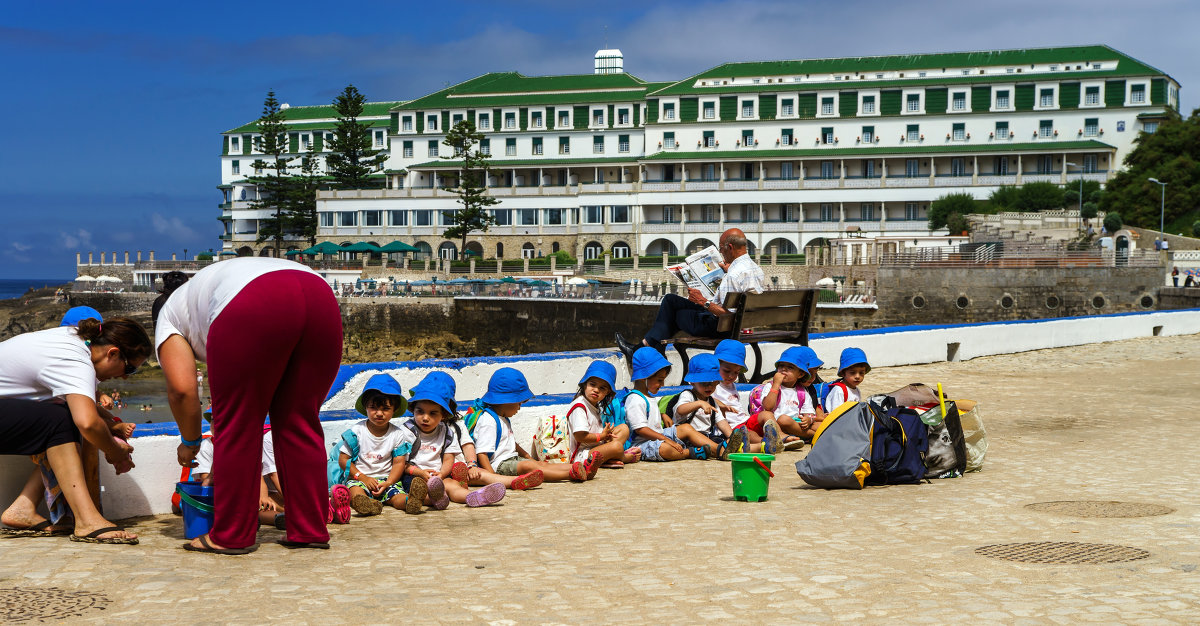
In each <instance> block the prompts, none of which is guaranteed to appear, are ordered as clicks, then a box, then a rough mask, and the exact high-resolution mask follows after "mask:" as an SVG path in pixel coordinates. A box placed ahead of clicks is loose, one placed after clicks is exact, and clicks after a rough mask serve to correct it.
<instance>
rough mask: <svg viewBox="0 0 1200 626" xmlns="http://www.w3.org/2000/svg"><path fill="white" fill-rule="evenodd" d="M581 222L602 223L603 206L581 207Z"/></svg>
mask: <svg viewBox="0 0 1200 626" xmlns="http://www.w3.org/2000/svg"><path fill="white" fill-rule="evenodd" d="M583 222H584V223H585V224H602V223H604V207H602V206H585V207H583Z"/></svg>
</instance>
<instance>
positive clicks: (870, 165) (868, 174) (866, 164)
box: [862, 161, 875, 178]
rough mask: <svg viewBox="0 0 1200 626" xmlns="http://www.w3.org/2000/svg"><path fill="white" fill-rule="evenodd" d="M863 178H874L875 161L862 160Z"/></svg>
mask: <svg viewBox="0 0 1200 626" xmlns="http://www.w3.org/2000/svg"><path fill="white" fill-rule="evenodd" d="M862 165H863V178H875V162H874V161H863V164H862Z"/></svg>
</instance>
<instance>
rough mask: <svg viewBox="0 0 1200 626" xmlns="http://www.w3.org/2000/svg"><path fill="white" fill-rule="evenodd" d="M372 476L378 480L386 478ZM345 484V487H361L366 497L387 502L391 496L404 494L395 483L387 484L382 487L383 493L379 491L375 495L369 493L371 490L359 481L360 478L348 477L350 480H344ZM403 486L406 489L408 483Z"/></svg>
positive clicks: (385, 477) (385, 478)
mask: <svg viewBox="0 0 1200 626" xmlns="http://www.w3.org/2000/svg"><path fill="white" fill-rule="evenodd" d="M374 478H375V480H376V481H378V482H384V481H386V480H387V476H376V477H374ZM405 478H408V477H407V476H405ZM346 486H347V487H358V488H360V489H362V490H363V491H365V492H367V497H368V498H373V499H375V500H379V501H380V502H387V501H388V500H391V499H392V498H395V497H396V496H402V495H404V491H401V490H400V488H399V487H397V486H396V485H388V488H387V489H384V490H383V493H381V494H379V495H375V494H373V493H371V490H370V489H368V488H367V486H366V485H364V484H363V483H362V481H360V480H354V479H350V480H348V481H346ZM404 488H405V489H408V485H404Z"/></svg>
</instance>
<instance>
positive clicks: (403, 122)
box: [400, 115, 412, 133]
mask: <svg viewBox="0 0 1200 626" xmlns="http://www.w3.org/2000/svg"><path fill="white" fill-rule="evenodd" d="M400 130H402V131H404V132H406V133H410V132H412V116H411V115H405V116H404V117H403V118H401V119H400Z"/></svg>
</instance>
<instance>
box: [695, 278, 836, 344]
mask: <svg viewBox="0 0 1200 626" xmlns="http://www.w3.org/2000/svg"><path fill="white" fill-rule="evenodd" d="M724 306H725V308H726V309H729V310H732V311H733V314H731V315H722V316H721V317H720V319H718V321H717V331H718V332H720V333H722V334H726V333H727V334H728V336H729V337H731V338H733V339H737V338H738V335H739V334H740V333H741V331H742V329H743V328H762V327H765V326H777V325H780V324H798V325H800V328H801V329H803V331H804V333H805V336H807V334H808V328H809V325H810V324H811V323H812V320H813V317H814V316H815V314H816V310H817V290H816V289H783V290H778V291H764V292H763V293H731V294H729V295H728V296H726V298H725V304H724Z"/></svg>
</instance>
